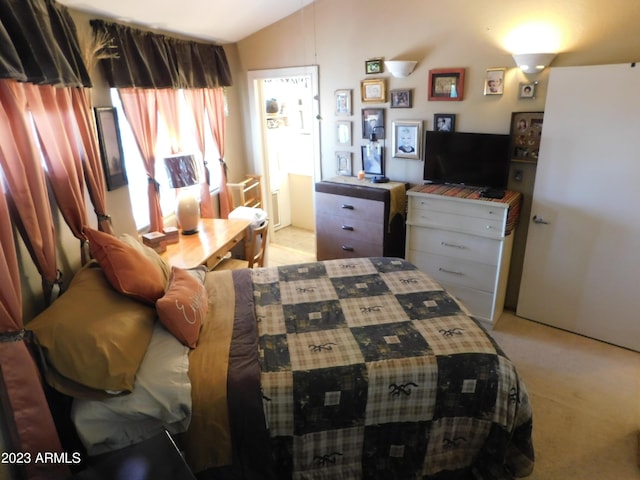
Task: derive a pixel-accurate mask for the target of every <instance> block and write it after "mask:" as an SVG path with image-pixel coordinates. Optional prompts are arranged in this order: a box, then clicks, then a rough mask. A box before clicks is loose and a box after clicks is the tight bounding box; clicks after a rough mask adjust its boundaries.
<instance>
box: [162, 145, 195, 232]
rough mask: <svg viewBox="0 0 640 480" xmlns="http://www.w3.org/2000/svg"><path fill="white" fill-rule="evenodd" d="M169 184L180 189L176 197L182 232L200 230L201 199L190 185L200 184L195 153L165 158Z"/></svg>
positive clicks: (177, 214) (177, 215)
mask: <svg viewBox="0 0 640 480" xmlns="http://www.w3.org/2000/svg"><path fill="white" fill-rule="evenodd" d="M164 166H165V168H166V169H167V177H168V178H169V186H170V187H171V188H177V189H178V195H177V197H176V217H177V218H178V223H179V224H180V228H182V233H183V234H184V235H191V234H193V233H196V232H197V231H198V223H199V222H200V201H199V200H198V197H197V196H196V195H195V192H194V191H193V190H192V189H191V188H188V187H191V186H192V185H197V184H198V167H197V165H196V158H195V156H194V155H185V154H178V155H171V156H170V157H166V158H165V159H164Z"/></svg>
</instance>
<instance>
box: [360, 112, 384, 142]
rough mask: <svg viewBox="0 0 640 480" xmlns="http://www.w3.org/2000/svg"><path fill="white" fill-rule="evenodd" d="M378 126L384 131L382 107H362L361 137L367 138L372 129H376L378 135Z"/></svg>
mask: <svg viewBox="0 0 640 480" xmlns="http://www.w3.org/2000/svg"><path fill="white" fill-rule="evenodd" d="M380 128H382V130H383V133H384V108H363V109H362V138H367V139H368V138H369V137H370V136H371V132H373V131H374V129H376V130H375V131H376V132H377V133H376V135H379V129H380ZM383 136H384V135H383Z"/></svg>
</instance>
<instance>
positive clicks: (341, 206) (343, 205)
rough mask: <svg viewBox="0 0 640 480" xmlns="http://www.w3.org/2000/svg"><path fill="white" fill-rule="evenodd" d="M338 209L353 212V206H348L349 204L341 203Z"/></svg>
mask: <svg viewBox="0 0 640 480" xmlns="http://www.w3.org/2000/svg"><path fill="white" fill-rule="evenodd" d="M340 208H344V209H347V210H353V205H349V204H346V203H343V204H342V205H340Z"/></svg>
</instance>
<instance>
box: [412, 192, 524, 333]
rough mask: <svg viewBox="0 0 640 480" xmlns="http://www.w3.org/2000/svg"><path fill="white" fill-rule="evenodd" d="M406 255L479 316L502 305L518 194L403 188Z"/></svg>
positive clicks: (491, 318)
mask: <svg viewBox="0 0 640 480" xmlns="http://www.w3.org/2000/svg"><path fill="white" fill-rule="evenodd" d="M407 195H408V212H407V232H406V248H405V251H406V258H407V260H409V261H410V262H412V263H413V264H414V265H416V266H417V267H418V268H419V269H420V270H423V271H424V272H426V273H428V274H430V275H431V276H432V277H434V278H435V279H436V280H437V281H438V282H440V283H441V284H442V286H443V287H445V288H446V289H447V290H448V291H449V292H450V293H452V294H453V295H455V296H456V297H457V298H458V299H459V300H460V301H462V303H463V304H464V305H465V306H466V307H467V308H468V309H469V310H470V311H471V313H472V314H473V315H474V316H475V317H477V318H478V319H480V320H484V321H488V322H491V323H493V322H495V321H496V320H497V319H498V318H499V317H500V315H501V314H502V310H503V308H504V297H505V292H506V288H507V277H508V273H509V264H510V261H511V248H512V245H513V230H514V228H515V223H516V222H517V219H518V215H519V211H520V205H521V201H522V200H521V199H522V195H521V194H520V193H518V192H512V191H508V192H507V193H506V194H505V197H504V198H502V199H487V198H482V197H480V189H473V188H460V187H452V186H443V185H422V186H418V187H414V188H412V189H410V190H409V191H408V192H407Z"/></svg>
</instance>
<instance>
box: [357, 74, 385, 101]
mask: <svg viewBox="0 0 640 480" xmlns="http://www.w3.org/2000/svg"><path fill="white" fill-rule="evenodd" d="M360 88H361V91H362V101H363V102H369V103H385V102H386V101H387V95H386V86H385V82H384V78H372V79H371V80H363V81H362V82H361V83H360Z"/></svg>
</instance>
